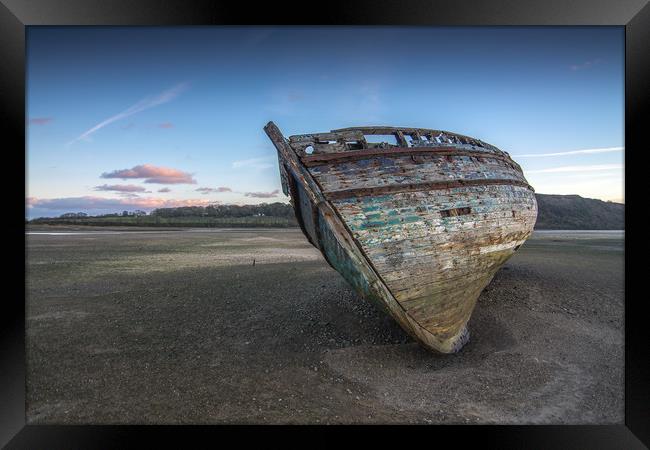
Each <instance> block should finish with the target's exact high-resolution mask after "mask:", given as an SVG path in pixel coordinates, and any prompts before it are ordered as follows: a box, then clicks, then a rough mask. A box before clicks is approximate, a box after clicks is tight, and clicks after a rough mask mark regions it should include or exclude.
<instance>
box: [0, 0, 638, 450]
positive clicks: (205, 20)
mask: <svg viewBox="0 0 650 450" xmlns="http://www.w3.org/2000/svg"><path fill="white" fill-rule="evenodd" d="M647 3H648V2H647V0H619V1H605V0H598V1H593V0H591V1H590V0H579V1H578V0H574V1H571V2H565V1H559V0H547V1H544V2H542V1H528V0H527V1H523V0H519V1H516V0H492V1H481V0H472V1H468V0H464V1H455V2H454V1H436V2H432V1H424V0H419V1H400V2H394V1H386V0H382V1H358V2H355V3H350V2H334V1H331V2H327V3H323V4H312V5H307V4H301V5H293V6H290V5H289V4H287V7H285V8H283V7H281V6H279V5H278V4H276V3H274V2H267V3H260V4H256V3H254V2H246V3H244V2H212V1H194V2H187V1H182V0H166V1H164V2H163V1H157V0H144V1H137V2H135V1H133V0H131V1H129V0H68V1H66V0H38V1H36V0H0V36H1V38H0V62H1V66H0V67H2V68H1V69H0V73H1V84H0V96H1V98H2V102H1V108H2V109H1V110H0V112H1V115H2V119H3V122H4V124H5V125H7V126H8V127H7V129H8V130H9V136H11V137H12V138H14V139H13V140H12V142H13V145H7V144H5V146H3V147H4V149H5V157H6V158H8V159H9V164H10V166H9V172H11V173H13V174H14V176H15V177H16V180H15V185H20V183H21V182H22V186H23V187H24V186H25V176H26V175H25V156H26V153H25V152H26V147H25V98H24V96H25V72H26V69H25V35H26V34H25V30H26V26H34V25H147V26H151V25H223V24H229V25H239V24H242V25H244V24H247V25H258V24H259V25H261V24H265V25H284V24H300V25H310V24H313V25H329V24H336V25H417V26H441V25H444V26H455V25H478V26H486V25H517V26H523V25H525V26H540V25H580V26H594V25H597V26H601V25H609V26H624V27H625V39H626V44H625V45H626V57H625V64H626V77H625V80H626V81H625V101H626V104H625V141H626V144H625V145H626V152H625V175H626V176H625V180H626V189H625V197H626V203H627V204H628V208H626V235H627V236H626V240H625V260H626V267H628V268H629V267H630V265H629V264H628V261H630V260H632V258H633V256H634V255H636V256H639V255H640V254H642V252H643V249H641V248H640V247H633V246H632V245H631V244H630V243H629V242H630V241H629V239H630V238H632V239H634V236H635V234H634V233H636V231H635V230H636V228H635V226H634V223H633V222H632V221H631V214H630V213H631V212H632V211H630V210H629V205H630V203H634V202H635V198H636V197H637V196H638V195H639V193H638V192H637V191H636V190H633V189H629V188H628V186H627V180H630V179H632V178H633V177H632V171H633V170H635V168H634V167H635V166H638V162H635V163H634V164H633V163H632V161H633V160H634V161H636V159H635V158H636V156H635V155H636V154H639V153H640V152H643V151H644V150H647V149H644V148H643V147H642V146H641V145H642V142H643V141H642V138H643V133H644V127H643V125H644V122H643V121H642V116H645V115H644V114H643V112H646V113H647V110H648V98H649V97H650V95H648V94H649V93H648V92H647V87H648V83H647V81H646V80H648V79H650V73H649V67H650V63H649V62H650V58H649V55H648V53H649V52H648V42H650V6H648V4H647ZM4 142H5V143H6V142H7V139H6V137H5V140H4ZM21 145H22V147H21ZM21 148H23V149H24V152H21V151H20V149H21ZM636 170H638V169H636ZM628 171H629V172H628ZM17 190H18V189H17ZM24 194H25V191H24V189H23V191H22V194H21V193H18V192H12V196H11V197H10V198H8V199H6V201H7V202H8V204H9V210H8V211H7V212H6V215H7V217H8V218H9V219H7V220H6V221H5V223H6V224H11V225H10V226H9V227H5V228H6V233H7V234H8V239H7V240H6V242H10V243H11V244H12V252H11V253H9V255H10V256H8V258H9V261H8V264H7V268H6V269H5V270H6V272H5V273H6V274H7V275H8V279H9V280H10V281H11V282H10V283H9V284H6V285H5V290H4V292H5V294H6V295H5V296H4V299H3V302H2V303H1V305H2V306H1V307H2V312H1V313H0V318H1V319H0V320H1V323H0V339H1V343H0V361H1V371H0V391H1V394H0V399H1V400H0V411H1V412H0V444H2V445H7V448H48V449H52V448H89V447H107V448H116V447H126V446H135V445H136V442H137V441H138V440H139V439H146V441H147V442H148V444H149V445H148V446H152V444H151V443H152V442H154V441H157V442H162V443H166V444H167V445H169V444H175V445H176V446H180V445H184V446H185V444H184V443H186V440H187V439H190V438H195V437H200V438H204V439H205V438H207V439H210V440H213V439H219V441H213V442H215V443H216V442H223V441H222V439H223V434H224V432H226V431H228V432H236V433H237V434H238V435H239V437H238V442H241V439H242V438H243V439H246V438H248V437H249V436H252V434H249V433H247V432H246V430H248V429H250V428H253V429H254V430H256V431H258V432H260V433H262V434H264V435H265V436H268V437H271V436H272V435H276V433H277V432H278V431H286V427H246V430H243V429H242V428H241V427H220V426H215V427H206V426H189V427H186V426H182V427H181V426H150V427H145V426H49V425H48V426H41V425H38V426H37V425H25V375H26V370H25V337H24V333H25V314H24V307H25V305H24V299H25V283H24V282H21V279H22V280H24V276H25V273H24V267H25V265H24V256H25V253H24V251H25V245H24V244H25V229H24V222H23V223H20V224H19V221H20V220H22V219H21V215H22V214H24V211H25V204H24V200H23V198H21V195H22V196H23V197H24ZM630 233H632V235H631V234H630ZM633 283H637V284H639V283H640V281H639V279H638V278H634V279H633V278H632V277H631V275H630V271H629V270H628V271H626V278H625V291H626V293H631V292H635V289H634V288H633V286H632V285H633ZM639 292H642V291H639ZM641 297H645V295H641V296H640V297H639V298H635V300H636V301H634V302H633V301H631V299H630V296H629V295H628V296H626V305H625V347H626V348H625V425H620V426H468V427H459V426H436V427H433V428H432V427H412V428H409V429H408V430H404V429H403V427H400V429H401V431H403V432H404V431H405V432H407V433H408V434H409V436H412V434H413V432H414V430H415V431H417V432H416V434H419V435H421V436H420V437H423V438H425V439H426V440H427V441H429V442H430V443H431V445H434V444H435V443H438V442H440V439H441V438H442V439H453V440H454V442H456V443H458V442H461V441H463V440H466V439H477V440H479V442H480V445H482V446H486V445H487V446H488V447H494V446H498V447H499V448H556V447H559V448H626V449H633V448H644V447H645V446H644V444H645V445H650V429H649V427H648V426H647V425H648V423H650V420H649V418H650V414H649V412H650V394H649V393H650V389H649V387H648V380H650V370H649V364H648V361H649V359H650V358H648V345H647V344H648V342H650V339H649V336H648V327H647V326H645V323H644V322H645V317H646V316H645V315H644V314H643V310H642V308H643V303H644V302H642V301H641V300H644V298H641ZM369 428H371V430H369ZM349 429H350V428H347V430H349ZM354 429H355V430H359V429H361V430H362V431H366V433H367V434H372V435H373V436H378V437H379V438H381V439H383V437H384V436H386V437H387V436H388V435H389V432H388V430H387V428H384V427H354ZM337 430H338V429H337ZM391 430H392V428H391ZM288 431H289V433H292V438H293V439H302V438H304V439H305V440H309V441H314V434H313V433H315V432H320V431H322V428H317V427H311V426H306V427H291V430H288ZM368 431H370V433H368Z"/></svg>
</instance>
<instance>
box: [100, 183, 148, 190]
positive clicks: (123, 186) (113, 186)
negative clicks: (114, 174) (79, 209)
mask: <svg viewBox="0 0 650 450" xmlns="http://www.w3.org/2000/svg"><path fill="white" fill-rule="evenodd" d="M95 190H96V191H113V192H148V191H147V190H146V189H145V188H143V187H142V186H136V185H135V184H103V185H101V186H95Z"/></svg>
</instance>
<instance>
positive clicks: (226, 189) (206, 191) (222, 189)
mask: <svg viewBox="0 0 650 450" xmlns="http://www.w3.org/2000/svg"><path fill="white" fill-rule="evenodd" d="M195 191H197V192H200V193H202V194H210V193H213V192H232V189H230V188H229V187H226V186H221V187H218V188H211V187H200V188H198V189H195Z"/></svg>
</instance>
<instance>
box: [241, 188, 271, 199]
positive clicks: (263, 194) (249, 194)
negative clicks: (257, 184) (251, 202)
mask: <svg viewBox="0 0 650 450" xmlns="http://www.w3.org/2000/svg"><path fill="white" fill-rule="evenodd" d="M279 193H280V190H279V189H276V190H274V191H272V192H246V193H245V194H244V195H245V196H246V197H252V198H272V197H277V196H278V194H279Z"/></svg>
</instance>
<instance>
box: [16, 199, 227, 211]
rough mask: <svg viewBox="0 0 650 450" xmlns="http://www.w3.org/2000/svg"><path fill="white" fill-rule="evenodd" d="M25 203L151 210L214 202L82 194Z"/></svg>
mask: <svg viewBox="0 0 650 450" xmlns="http://www.w3.org/2000/svg"><path fill="white" fill-rule="evenodd" d="M26 203H27V206H28V207H29V208H40V209H45V210H97V209H111V208H117V209H120V208H121V209H125V208H139V209H145V210H151V209H155V208H176V207H179V206H207V205H209V204H213V203H215V202H214V201H211V200H206V199H187V200H170V199H163V198H156V197H138V198H104V197H94V196H84V197H65V198H36V197H28V198H27V199H26Z"/></svg>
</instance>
